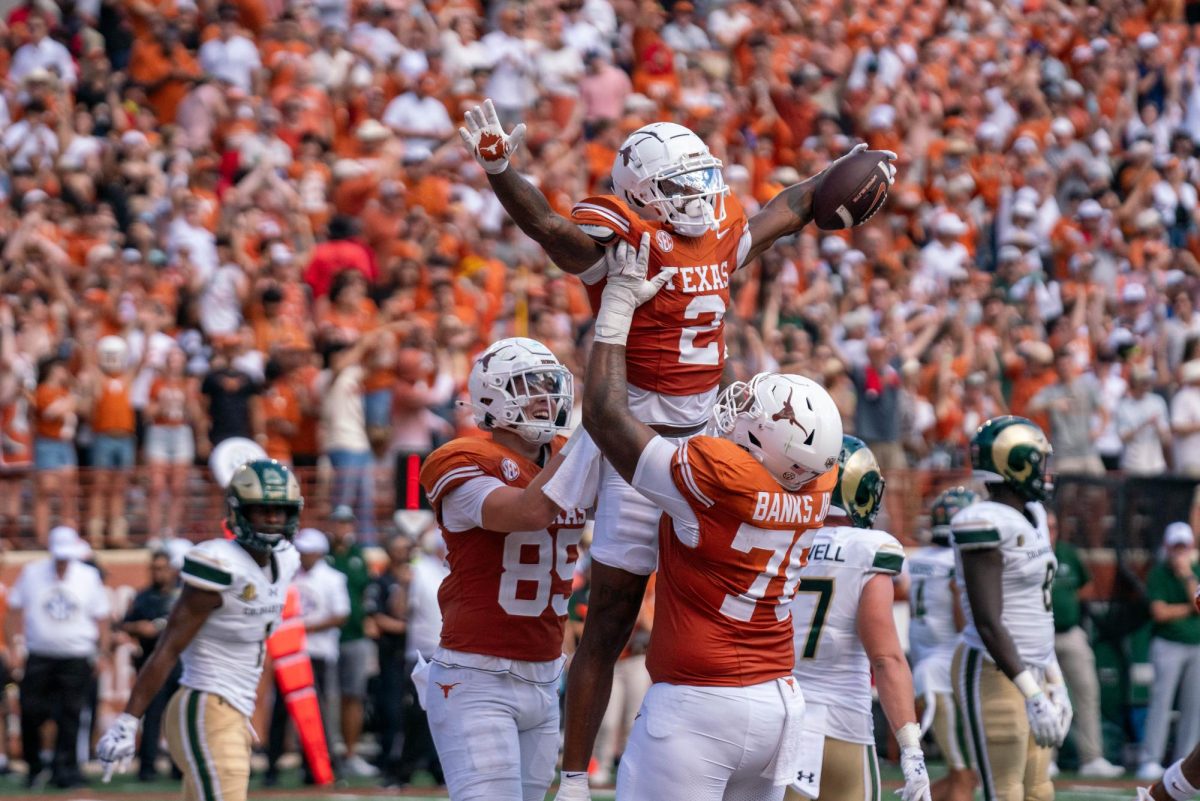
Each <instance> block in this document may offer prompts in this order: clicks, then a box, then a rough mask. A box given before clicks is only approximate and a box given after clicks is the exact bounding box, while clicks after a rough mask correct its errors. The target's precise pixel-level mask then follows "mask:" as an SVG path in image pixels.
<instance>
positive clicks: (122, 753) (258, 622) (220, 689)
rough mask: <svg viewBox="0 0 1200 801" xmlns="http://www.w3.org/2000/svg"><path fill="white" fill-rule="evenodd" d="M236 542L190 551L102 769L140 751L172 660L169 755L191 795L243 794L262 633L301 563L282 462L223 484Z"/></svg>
mask: <svg viewBox="0 0 1200 801" xmlns="http://www.w3.org/2000/svg"><path fill="white" fill-rule="evenodd" d="M225 504H226V509H227V511H228V516H227V518H226V521H225V523H226V526H227V527H228V530H229V532H230V533H231V534H232V535H233V539H224V538H221V539H213V540H208V541H206V542H202V543H200V544H199V545H197V546H196V547H194V548H192V549H191V550H190V551H188V552H187V555H186V556H185V557H184V560H183V570H182V571H181V574H180V577H181V578H182V580H183V591H182V592H181V593H180V595H179V600H178V601H176V602H175V606H174V607H172V609H171V615H170V617H168V618H167V625H166V628H165V629H164V630H163V634H162V636H161V637H160V638H159V640H158V645H157V646H155V648H154V652H153V653H152V654H151V655H150V658H149V659H148V660H147V661H146V664H145V665H144V666H143V667H142V670H141V672H140V673H139V674H138V677H137V681H136V682H135V683H134V685H133V690H132V692H131V693H130V695H129V703H128V704H126V705H125V711H124V712H123V713H121V715H119V716H118V717H117V719H116V720H115V721H114V722H113V724H112V726H110V727H109V729H108V731H107V732H105V734H104V736H103V737H102V738H100V742H99V743H97V745H96V753H97V755H98V756H99V758H100V761H101V763H102V764H103V765H104V769H105V774H104V776H105V780H106V781H107V780H108V778H109V776H111V774H112V771H113V768H114V767H118V768H120V769H121V770H123V769H124V767H125V764H126V763H128V761H129V759H130V758H131V757H132V756H133V753H134V741H135V740H136V738H137V730H138V721H139V720H140V719H141V716H142V715H143V714H144V713H145V711H146V707H147V706H149V704H150V702H151V701H152V700H153V699H154V696H155V695H156V694H157V693H158V691H159V688H161V687H162V685H163V682H164V681H166V679H167V677H168V675H170V673H171V670H172V669H173V668H174V667H175V663H176V661H181V662H182V663H183V676H182V678H180V680H179V684H180V687H179V690H178V692H176V693H175V695H174V696H172V697H171V701H170V703H169V704H168V705H167V712H166V718H165V720H164V721H163V729H164V730H165V731H166V734H167V744H168V746H169V748H170V751H171V759H172V760H173V761H174V762H175V764H176V765H178V766H179V768H180V770H182V771H183V797H184V798H185V799H187V801H208V799H215V798H222V799H225V801H245V799H246V796H247V789H248V786H249V782H250V746H251V738H252V732H253V729H252V728H251V726H250V717H251V715H253V714H254V705H255V700H256V697H257V693H258V680H259V677H260V675H261V674H262V668H263V656H264V653H265V651H266V640H267V637H268V636H269V635H270V634H271V629H273V628H274V627H275V625H276V624H277V623H278V622H279V620H280V618H281V616H282V614H283V605H284V601H285V600H286V598H287V590H288V585H289V584H291V582H292V578H293V577H294V576H295V575H296V571H297V570H298V569H299V567H300V557H299V555H298V554H297V553H296V549H295V548H293V547H292V545H291V540H292V537H293V536H294V535H295V534H296V530H297V528H298V527H299V525H300V510H301V508H302V507H303V506H304V501H303V499H302V498H301V497H300V484H299V483H297V481H296V477H295V476H294V475H293V474H292V471H291V470H289V469H288V468H287V467H286V466H285V465H283V464H280V463H279V462H277V461H275V460H273V459H261V460H255V461H251V462H246V463H245V464H243V465H241V466H240V467H238V468H237V469H236V470H235V471H234V473H233V477H232V478H231V479H230V481H229V484H228V486H227V487H226V489H225Z"/></svg>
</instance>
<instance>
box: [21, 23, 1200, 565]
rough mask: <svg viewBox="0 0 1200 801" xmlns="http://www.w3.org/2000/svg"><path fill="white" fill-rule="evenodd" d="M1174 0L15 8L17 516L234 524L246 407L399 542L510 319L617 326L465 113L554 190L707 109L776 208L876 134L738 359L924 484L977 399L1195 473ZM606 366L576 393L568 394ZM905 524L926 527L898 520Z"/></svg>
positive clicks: (589, 177)
mask: <svg viewBox="0 0 1200 801" xmlns="http://www.w3.org/2000/svg"><path fill="white" fill-rule="evenodd" d="M1196 20H1200V3H1195V2H1190V0H1189V1H1188V2H1182V0H1152V1H1151V2H1139V1H1138V0H1102V1H1101V2H1096V3H1091V4H1086V5H1085V4H1079V3H1075V4H1066V3H1062V2H1059V1H1058V0H1023V2H998V3H993V2H989V0H952V1H951V2H945V3H943V2H941V1H940V0H888V1H887V2H852V3H834V2H829V1H828V0H820V1H819V2H805V3H800V2H796V1H794V0H769V1H767V2H757V3H752V2H732V1H729V0H707V2H704V1H702V2H698V3H691V2H686V1H684V0H679V1H678V2H667V0H664V2H662V3H660V2H655V0H528V1H527V2H517V1H516V0H510V2H492V3H479V2H473V1H472V0H442V1H441V2H436V1H435V0H429V1H428V2H414V1H413V0H368V1H367V2H360V1H359V0H316V1H315V2H308V1H304V0H235V1H233V2H230V1H229V0H226V1H225V2H214V0H129V1H128V2H118V1H117V0H58V2H50V0H32V2H23V3H20V4H18V5H16V6H14V7H12V8H11V9H10V10H9V11H8V13H7V15H6V18H5V21H4V23H3V25H0V75H3V82H2V84H0V85H2V87H3V92H2V94H0V121H2V123H3V124H2V125H0V128H2V129H3V136H2V137H0V167H2V169H0V241H2V242H3V247H2V250H0V263H2V265H3V272H2V277H0V434H2V442H3V447H2V449H0V531H2V532H3V534H4V535H5V536H6V537H7V538H9V539H12V538H23V539H24V541H26V542H34V541H36V542H38V543H41V544H44V543H45V538H46V535H47V533H48V531H49V529H50V527H51V526H52V525H53V524H55V523H56V522H67V523H72V524H74V525H76V526H77V527H78V528H79V529H80V531H81V532H83V533H84V534H85V536H86V537H87V538H88V539H89V540H90V542H91V544H92V545H93V546H94V547H105V546H110V547H120V546H123V545H125V544H126V543H128V542H129V541H130V538H131V537H133V538H135V539H137V538H140V537H142V536H144V535H146V534H149V535H152V536H157V535H160V534H162V533H164V532H167V533H171V532H174V533H180V534H185V535H189V536H196V535H200V534H203V535H205V536H207V535H208V534H210V533H211V531H212V528H213V527H214V526H215V520H216V514H217V511H216V506H215V505H214V503H213V501H214V499H215V496H212V495H211V494H206V492H207V491H206V489H205V481H204V479H205V476H204V474H203V471H196V470H192V465H193V464H194V463H202V460H203V459H204V458H205V456H206V455H207V454H208V452H209V451H210V449H211V448H212V447H213V446H215V445H217V444H218V443H219V442H220V441H222V440H223V439H226V438H228V437H231V436H248V437H251V438H255V439H257V440H258V441H259V442H261V443H262V444H264V445H265V447H266V448H267V450H268V452H269V453H270V454H271V455H272V456H274V457H276V458H279V459H281V460H284V461H287V462H289V463H291V464H293V465H295V466H297V467H298V468H300V469H301V471H302V472H303V474H304V475H305V476H306V490H307V494H308V495H309V496H310V508H312V509H314V510H318V509H319V510H322V511H324V512H326V513H327V512H328V509H329V508H331V507H332V505H336V504H347V505H350V506H351V507H352V508H354V509H355V511H356V513H357V515H358V517H359V519H360V520H361V521H362V527H363V532H364V536H365V537H366V538H367V541H368V542H372V541H374V539H373V538H374V536H375V530H376V525H377V523H379V522H380V521H386V519H387V518H388V517H389V515H390V513H391V511H392V510H393V509H395V508H397V507H407V506H415V505H418V504H419V499H418V498H416V495H417V494H418V493H417V491H416V483H415V470H414V469H413V468H415V466H416V464H417V462H415V461H413V460H412V459H410V458H409V456H410V455H413V454H415V455H417V457H418V458H419V456H420V455H421V454H424V453H427V452H428V451H429V450H430V449H431V448H432V447H433V446H435V445H436V444H438V443H439V442H441V441H443V440H445V439H446V438H449V437H451V436H453V435H454V434H456V433H462V432H464V431H465V430H466V429H468V428H469V426H470V422H469V420H468V419H466V418H465V417H464V416H463V415H462V414H461V413H459V412H458V411H457V410H456V408H455V406H454V401H455V399H456V398H457V397H459V396H460V395H461V394H462V393H463V391H464V384H465V378H466V375H467V372H468V371H469V368H470V365H471V359H472V356H473V354H474V353H476V352H477V351H478V350H479V349H480V348H481V347H482V346H483V345H484V343H486V342H488V341H490V340H492V339H494V338H496V337H501V336H506V335H512V334H528V335H529V336H533V337H537V338H539V339H541V340H543V341H544V342H546V343H547V344H548V345H550V347H551V348H552V349H553V350H554V351H555V352H556V353H557V354H558V355H559V356H560V357H561V358H562V359H563V361H564V362H565V363H567V364H568V365H570V366H571V367H572V368H573V369H574V370H575V371H576V378H577V381H579V380H582V378H583V376H582V375H580V372H579V371H580V369H581V365H582V364H583V351H584V349H585V348H586V344H587V342H588V341H589V326H590V313H589V309H588V306H587V303H586V299H585V297H584V295H583V293H582V291H581V287H580V285H579V284H578V282H576V281H574V280H573V279H570V278H569V277H568V276H565V275H564V274H562V273H561V272H559V271H558V270H557V269H556V268H555V267H554V265H553V264H551V263H549V261H548V260H547V258H546V256H545V255H544V254H543V253H542V252H541V251H540V250H539V249H538V248H537V247H536V246H533V244H532V243H531V242H530V241H529V240H527V239H526V238H524V237H523V235H521V234H520V233H519V232H518V231H517V230H516V229H515V227H514V226H513V225H512V223H511V222H510V221H509V220H508V218H507V216H506V215H505V214H504V212H503V210H502V209H501V208H500V206H499V204H498V202H497V201H496V200H495V198H494V197H493V196H492V194H491V193H490V191H489V188H488V185H487V181H486V177H485V176H484V174H483V172H482V171H481V170H480V169H479V168H478V167H477V165H476V164H475V163H474V161H473V160H472V159H471V158H469V157H468V156H466V155H465V153H464V151H463V149H462V148H461V145H460V143H459V141H458V137H457V135H456V132H455V128H456V125H457V124H458V123H459V122H460V121H461V119H462V115H463V111H464V109H465V108H466V107H467V106H469V105H471V104H475V103H478V102H479V101H480V100H481V99H482V98H483V97H485V96H486V97H491V98H492V99H493V100H494V101H495V103H496V106H497V107H498V109H499V110H500V112H501V116H502V118H503V119H504V120H505V121H506V122H507V123H508V124H512V123H513V122H516V121H518V120H523V121H524V122H525V123H527V124H528V126H529V131H530V134H529V136H528V150H527V151H526V152H524V153H522V154H521V155H520V156H519V157H518V159H517V162H516V163H517V166H518V168H519V169H521V170H523V171H525V172H526V173H527V174H528V175H529V176H530V177H531V178H533V179H534V180H535V181H536V182H537V183H538V185H539V186H540V188H541V189H542V190H543V191H544V192H545V193H546V194H547V196H548V197H549V198H550V201H551V204H552V205H553V206H554V207H555V208H556V209H557V210H559V211H561V212H566V211H567V210H568V209H569V208H570V206H571V204H572V203H573V202H574V201H575V200H578V199H581V198H583V197H585V196H586V195H588V194H590V193H599V192H604V191H605V190H606V188H607V185H608V177H607V176H608V172H609V168H610V165H611V163H612V160H613V157H614V155H615V151H616V148H617V147H618V146H619V143H620V142H621V140H622V138H623V136H624V135H625V134H626V133H628V132H630V131H632V130H634V129H635V128H637V127H638V126H640V125H642V124H644V123H646V122H648V121H652V120H664V119H671V120H678V121H680V122H682V123H684V124H687V125H689V126H691V127H692V128H694V129H695V130H696V131H697V132H699V133H700V135H701V136H702V137H703V138H704V139H705V141H706V142H708V144H709V146H710V147H711V148H712V150H713V151H714V152H715V153H716V154H717V155H718V156H719V157H720V158H722V159H723V160H724V163H725V176H726V180H727V182H728V183H729V184H730V186H731V187H732V189H733V191H734V192H735V193H736V194H737V195H738V196H739V197H740V198H741V199H742V201H743V203H744V204H745V205H746V206H747V207H748V208H749V209H750V210H751V211H753V210H755V209H756V208H758V207H759V206H760V205H761V204H762V203H764V202H766V201H767V200H768V199H769V198H770V197H772V196H773V194H774V193H775V192H777V191H778V190H779V189H780V188H781V187H782V186H785V185H787V184H790V183H793V182H795V181H797V180H799V179H801V178H802V177H805V176H808V175H811V174H813V173H815V172H817V171H819V170H820V169H821V168H822V167H823V166H824V165H825V164H826V163H828V161H829V160H830V159H831V158H833V157H836V156H839V155H841V154H842V153H844V152H845V151H846V150H848V149H849V148H850V147H851V145H852V144H853V143H854V142H856V141H859V140H866V141H867V142H869V143H870V144H871V146H872V147H886V148H890V149H892V150H895V151H896V152H897V153H899V154H900V162H899V163H900V175H899V182H898V183H897V185H896V186H895V187H894V189H893V191H892V197H891V199H890V201H889V203H888V205H887V206H886V207H885V209H884V210H883V211H882V212H880V214H878V215H877V217H876V218H875V219H874V220H872V221H871V222H870V223H869V224H868V225H866V226H864V227H862V228H859V229H856V230H855V231H854V232H853V233H851V234H849V235H840V234H838V235H833V234H829V235H826V234H822V233H821V232H820V231H817V230H815V229H814V228H811V227H810V228H809V229H807V230H806V231H804V232H803V233H802V234H800V235H799V236H797V237H795V238H794V239H793V240H792V241H790V242H785V243H784V244H782V245H781V246H778V247H776V248H774V249H773V250H772V251H770V252H769V253H767V254H766V255H764V256H763V257H762V258H761V259H759V260H758V261H756V262H755V263H753V264H751V265H749V266H747V267H746V268H745V269H743V270H740V271H739V272H738V273H737V274H736V275H735V277H734V283H733V295H734V305H733V308H732V309H731V312H730V314H729V315H728V317H727V320H728V326H727V332H728V345H729V350H730V357H731V358H730V360H729V372H730V377H731V378H733V377H737V378H744V377H746V376H748V375H750V374H753V373H754V372H756V371H759V370H763V369H775V368H777V367H778V368H785V369H788V370H792V371H798V372H802V373H806V374H808V375H811V376H813V377H816V378H818V379H820V380H822V381H824V382H825V383H826V384H827V385H828V386H829V387H830V388H831V390H832V391H833V393H834V395H835V397H836V398H837V400H838V402H839V405H840V406H841V408H842V409H843V411H844V414H845V417H846V421H845V422H846V430H847V431H851V432H854V433H856V434H857V435H859V436H860V437H862V438H863V439H865V440H867V441H868V443H870V444H871V446H872V447H873V448H874V449H875V452H876V453H877V454H878V455H879V457H880V460H881V461H882V462H883V465H884V468H885V472H887V473H888V474H889V478H891V477H892V476H895V483H894V484H893V486H894V487H896V488H899V486H900V483H902V482H903V481H904V479H903V478H902V475H903V473H904V471H905V470H906V469H909V468H920V469H925V468H930V469H953V468H957V467H961V466H962V465H963V464H964V461H965V443H966V441H967V437H968V435H969V433H970V432H971V431H972V430H973V428H974V427H975V426H976V425H977V424H978V423H979V422H980V421H981V420H984V419H986V418H987V417H989V416H991V415H993V414H996V413H999V412H1002V411H1011V412H1013V413H1017V414H1025V415H1028V416H1030V417H1032V418H1034V419H1035V420H1037V421H1039V422H1041V423H1042V424H1043V425H1045V426H1046V427H1047V430H1048V431H1049V433H1050V436H1051V438H1052V440H1053V443H1054V446H1055V451H1056V457H1057V459H1058V468H1059V470H1060V471H1063V472H1077V473H1085V474H1100V473H1103V472H1104V471H1105V470H1121V471H1124V472H1125V473H1126V474H1129V473H1134V474H1141V475H1157V474H1163V473H1167V472H1173V473H1180V474H1195V473H1200V360H1198V359H1197V351H1196V347H1197V346H1196V335H1197V334H1198V333H1200V314H1198V313H1197V312H1196V310H1195V308H1194V307H1195V302H1196V294H1197V289H1198V287H1200V265H1198V263H1197V255H1198V254H1200V229H1198V228H1197V189H1196V186H1197V184H1196V181H1197V179H1198V178H1200V161H1198V160H1197V158H1196V155H1195V151H1196V143H1195V139H1196V138H1197V137H1200V82H1198V81H1197V74H1198V69H1200V40H1197V39H1196V36H1195V35H1194V33H1195V30H1196V29H1195V27H1194V26H1190V25H1189V22H1194V21H1196ZM577 386H579V384H578V383H577ZM910 516H911V515H907V514H905V515H894V517H896V518H897V522H896V523H895V526H894V527H896V528H897V529H899V533H901V534H902V535H905V534H907V533H910V526H909V524H908V522H907V518H908V517H910Z"/></svg>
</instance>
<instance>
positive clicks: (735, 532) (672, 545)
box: [646, 437, 837, 687]
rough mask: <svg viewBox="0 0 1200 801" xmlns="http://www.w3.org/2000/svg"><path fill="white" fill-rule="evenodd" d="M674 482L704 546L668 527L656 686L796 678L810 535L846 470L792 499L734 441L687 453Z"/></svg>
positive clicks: (703, 441)
mask: <svg viewBox="0 0 1200 801" xmlns="http://www.w3.org/2000/svg"><path fill="white" fill-rule="evenodd" d="M671 479H672V481H673V482H674V484H675V486H676V487H677V488H678V490H679V492H680V494H682V496H683V497H684V498H685V499H686V500H687V502H688V505H689V506H691V508H692V509H693V511H694V512H695V515H696V520H697V522H698V523H699V535H698V543H697V544H696V545H695V547H689V546H688V545H687V544H684V543H683V542H681V541H680V539H679V537H678V536H677V535H676V533H675V530H674V523H673V521H672V519H671V518H670V517H668V516H666V515H664V516H663V518H662V520H661V522H660V528H659V548H660V551H661V554H662V557H661V559H660V561H659V566H660V567H659V574H658V580H657V581H658V583H657V585H656V589H655V592H656V596H655V598H656V601H655V603H656V606H655V615H654V636H653V637H651V638H650V651H649V655H648V656H647V661H646V667H647V668H648V669H649V671H650V676H651V678H652V679H654V681H655V682H667V683H670V684H687V685H699V686H727V687H738V686H741V687H745V686H750V685H754V684H759V683H762V682H765V681H770V680H772V679H779V678H783V677H785V676H787V675H788V674H789V673H790V672H791V669H792V661H793V659H792V623H791V620H789V618H788V608H787V605H786V603H785V601H786V599H787V598H788V597H790V596H791V593H792V590H793V588H794V587H795V582H796V579H797V578H798V577H797V576H796V570H797V568H798V567H799V564H800V556H801V554H800V548H799V547H798V546H797V542H798V541H799V540H800V537H801V535H802V534H803V533H804V532H805V531H807V530H809V529H811V528H814V527H817V526H820V525H821V522H822V521H823V520H824V519H825V515H826V514H827V513H828V512H829V501H830V491H831V490H832V489H833V485H834V482H835V481H836V479H837V471H836V470H833V471H830V472H829V473H827V474H825V475H823V476H820V477H819V478H817V479H815V480H814V481H813V482H812V483H811V485H810V486H809V487H808V488H807V490H801V491H798V492H786V491H785V490H783V489H782V488H781V487H780V486H779V483H778V482H777V481H776V480H775V479H774V477H772V476H771V474H770V473H768V472H767V470H766V468H764V467H763V466H762V465H761V464H759V463H758V462H757V461H756V460H755V459H754V457H752V456H750V454H748V453H747V452H746V451H744V450H742V449H741V448H740V447H738V446H737V445H735V444H734V443H733V442H730V441H729V440H726V439H718V438H714V437H697V438H694V439H691V440H689V441H687V442H686V443H684V444H683V445H682V446H680V448H679V450H678V451H677V452H676V454H675V456H674V458H673V460H672V464H671Z"/></svg>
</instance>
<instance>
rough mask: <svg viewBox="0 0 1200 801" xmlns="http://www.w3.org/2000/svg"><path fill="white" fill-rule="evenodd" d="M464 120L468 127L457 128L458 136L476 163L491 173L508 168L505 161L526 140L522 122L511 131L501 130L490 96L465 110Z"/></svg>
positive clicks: (497, 172) (494, 173) (498, 172)
mask: <svg viewBox="0 0 1200 801" xmlns="http://www.w3.org/2000/svg"><path fill="white" fill-rule="evenodd" d="M465 122H466V123H467V127H465V128H459V129H458V135H459V136H460V137H462V140H463V144H464V145H466V148H467V150H468V151H470V153H471V155H472V156H474V157H475V160H476V161H478V162H479V166H480V167H483V169H484V170H485V171H487V172H489V173H491V174H492V175H499V174H500V173H502V172H504V171H505V170H507V169H508V160H509V159H510V158H512V155H513V153H516V152H517V149H518V148H520V147H521V143H522V142H523V141H525V123H521V124H520V125H518V126H517V127H516V128H513V130H512V133H510V134H506V133H504V128H503V127H502V126H501V125H500V117H498V116H497V115H496V107H495V106H494V105H492V101H491V100H490V99H489V100H484V101H483V105H482V106H476V107H475V108H473V109H470V110H468V111H467V113H466V118H465Z"/></svg>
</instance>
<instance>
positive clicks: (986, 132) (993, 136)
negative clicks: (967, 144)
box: [975, 120, 1000, 143]
mask: <svg viewBox="0 0 1200 801" xmlns="http://www.w3.org/2000/svg"><path fill="white" fill-rule="evenodd" d="M975 138H976V139H981V140H983V141H985V142H992V143H996V142H999V141H1000V126H999V125H997V124H996V123H994V122H989V121H987V120H984V121H983V122H981V123H979V127H978V128H976V129H975Z"/></svg>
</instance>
